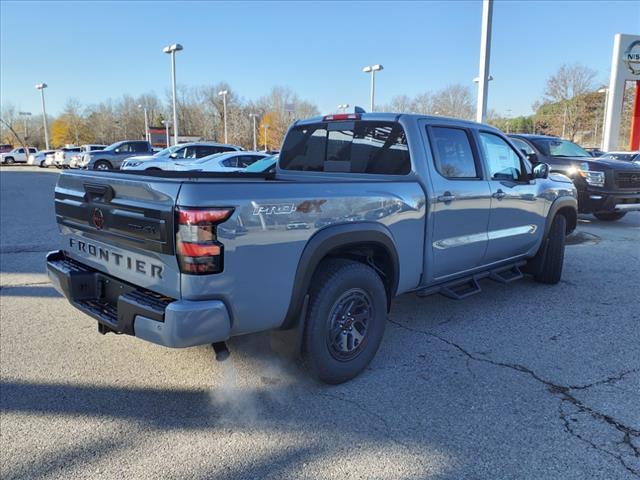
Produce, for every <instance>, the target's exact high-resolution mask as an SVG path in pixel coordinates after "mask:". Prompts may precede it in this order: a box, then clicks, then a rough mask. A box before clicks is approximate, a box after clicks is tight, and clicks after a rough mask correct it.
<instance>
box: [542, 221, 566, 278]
mask: <svg viewBox="0 0 640 480" xmlns="http://www.w3.org/2000/svg"><path fill="white" fill-rule="evenodd" d="M566 236H567V219H566V218H565V217H564V215H556V216H555V218H554V219H553V223H552V224H551V229H550V230H549V234H548V235H547V238H546V240H545V242H546V249H544V250H543V251H541V252H540V253H538V255H543V258H542V262H541V265H540V270H539V271H538V273H536V274H535V275H534V279H535V281H536V282H540V283H549V284H556V283H558V282H559V281H560V278H562V265H563V263H564V247H565V240H566Z"/></svg>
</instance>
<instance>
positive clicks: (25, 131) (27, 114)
mask: <svg viewBox="0 0 640 480" xmlns="http://www.w3.org/2000/svg"><path fill="white" fill-rule="evenodd" d="M18 115H20V116H23V117H25V118H24V141H25V142H26V141H27V138H29V130H28V128H27V117H30V116H31V112H18Z"/></svg>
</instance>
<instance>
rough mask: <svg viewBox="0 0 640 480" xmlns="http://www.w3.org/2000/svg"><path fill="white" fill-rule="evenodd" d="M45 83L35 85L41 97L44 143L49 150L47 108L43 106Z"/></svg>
mask: <svg viewBox="0 0 640 480" xmlns="http://www.w3.org/2000/svg"><path fill="white" fill-rule="evenodd" d="M47 87H48V85H47V84H46V83H44V82H43V83H39V84H37V85H36V89H37V90H40V97H41V98H42V121H43V123H44V143H45V145H46V149H47V150H49V128H48V127H47V110H46V109H45V108H44V89H45V88H47Z"/></svg>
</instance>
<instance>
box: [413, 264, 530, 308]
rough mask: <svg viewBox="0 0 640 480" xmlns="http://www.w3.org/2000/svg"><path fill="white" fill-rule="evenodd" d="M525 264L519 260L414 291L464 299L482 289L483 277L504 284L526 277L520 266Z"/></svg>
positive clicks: (421, 295)
mask: <svg viewBox="0 0 640 480" xmlns="http://www.w3.org/2000/svg"><path fill="white" fill-rule="evenodd" d="M525 264H526V262H518V263H515V264H511V265H507V266H503V267H500V268H496V269H493V270H489V271H486V272H481V273H476V274H475V275H471V276H469V277H463V278H458V279H456V280H452V281H450V282H446V283H443V284H442V285H434V286H432V287H427V288H423V289H420V290H417V291H415V292H414V293H415V294H416V295H418V296H419V297H426V296H428V295H433V294H434V293H439V294H441V295H444V296H445V297H449V298H452V299H454V300H463V299H465V298H467V297H470V296H471V295H475V294H476V293H480V292H481V291H482V288H480V283H479V280H482V279H483V278H489V279H490V280H493V281H494V282H497V283H502V284H506V283H511V282H514V281H516V280H520V279H521V278H523V277H524V274H523V273H522V271H521V270H520V267H522V266H523V265H525Z"/></svg>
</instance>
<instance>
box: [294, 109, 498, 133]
mask: <svg viewBox="0 0 640 480" xmlns="http://www.w3.org/2000/svg"><path fill="white" fill-rule="evenodd" d="M351 114H353V112H351ZM356 114H357V113H356ZM329 115H339V114H328V115H317V116H315V117H311V118H306V119H304V120H298V121H297V122H295V124H294V125H306V124H311V123H318V122H323V121H325V118H326V117H327V116H329ZM400 117H402V118H411V119H416V120H418V119H425V120H429V121H431V122H434V123H437V122H446V123H456V124H458V125H464V126H468V127H478V126H479V125H483V126H484V127H488V128H491V129H495V127H492V126H491V125H487V124H481V123H477V122H474V121H472V120H464V119H461V118H454V117H445V116H442V115H425V114H420V113H393V112H371V113H362V114H360V119H361V120H378V121H384V122H395V121H397V120H398V119H399V118H400Z"/></svg>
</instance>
